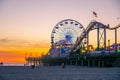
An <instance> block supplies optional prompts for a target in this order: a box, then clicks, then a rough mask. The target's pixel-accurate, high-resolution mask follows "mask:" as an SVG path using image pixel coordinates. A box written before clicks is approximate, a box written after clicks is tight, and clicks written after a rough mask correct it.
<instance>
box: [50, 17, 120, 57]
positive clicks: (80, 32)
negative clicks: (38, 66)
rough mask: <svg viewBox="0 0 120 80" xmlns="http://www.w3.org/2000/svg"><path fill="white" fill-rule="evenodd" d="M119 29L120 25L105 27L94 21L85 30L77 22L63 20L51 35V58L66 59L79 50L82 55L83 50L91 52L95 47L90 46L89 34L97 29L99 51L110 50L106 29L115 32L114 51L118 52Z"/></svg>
mask: <svg viewBox="0 0 120 80" xmlns="http://www.w3.org/2000/svg"><path fill="white" fill-rule="evenodd" d="M119 27H120V24H119V25H117V26H116V27H113V28H110V26H109V24H108V25H104V24H102V23H100V22H97V21H95V20H93V21H91V22H90V24H89V25H88V26H87V28H86V29H85V28H84V27H83V26H82V25H81V24H80V23H79V22H77V21H75V20H72V19H66V20H63V21H61V22H59V23H58V24H57V25H56V26H55V27H54V28H53V31H52V34H51V44H52V47H51V49H50V56H51V57H66V56H68V55H70V54H71V53H73V54H74V53H75V52H76V51H77V50H79V53H78V52H77V54H80V53H81V54H82V50H85V52H87V51H90V48H91V49H92V50H94V48H93V46H92V45H89V32H90V31H92V30H95V29H97V51H100V49H101V48H102V49H103V50H107V49H108V48H107V46H106V29H109V30H114V31H115V44H116V46H115V45H114V50H115V51H116V50H117V49H119V47H120V44H117V29H118V28H119ZM101 30H102V32H101ZM108 47H110V46H108Z"/></svg>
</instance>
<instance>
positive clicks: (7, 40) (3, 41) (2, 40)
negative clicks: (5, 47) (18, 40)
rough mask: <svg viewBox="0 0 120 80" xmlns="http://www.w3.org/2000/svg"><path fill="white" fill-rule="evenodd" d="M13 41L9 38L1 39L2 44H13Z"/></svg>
mask: <svg viewBox="0 0 120 80" xmlns="http://www.w3.org/2000/svg"><path fill="white" fill-rule="evenodd" d="M11 41H13V40H9V39H8V38H2V39H0V42H1V43H7V42H11Z"/></svg>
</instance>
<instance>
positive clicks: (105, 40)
mask: <svg viewBox="0 0 120 80" xmlns="http://www.w3.org/2000/svg"><path fill="white" fill-rule="evenodd" d="M104 49H106V28H104Z"/></svg>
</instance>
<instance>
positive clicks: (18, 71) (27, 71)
mask: <svg viewBox="0 0 120 80" xmlns="http://www.w3.org/2000/svg"><path fill="white" fill-rule="evenodd" d="M0 80H120V68H97V67H96V68H95V67H94V68H92V67H80V66H66V68H64V69H63V68H62V67H61V66H40V67H35V68H34V69H31V68H30V67H28V66H1V67H0Z"/></svg>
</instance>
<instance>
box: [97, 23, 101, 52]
mask: <svg viewBox="0 0 120 80" xmlns="http://www.w3.org/2000/svg"><path fill="white" fill-rule="evenodd" d="M99 32H100V28H99V25H98V28H97V49H98V51H99V48H100V40H99Z"/></svg>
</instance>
